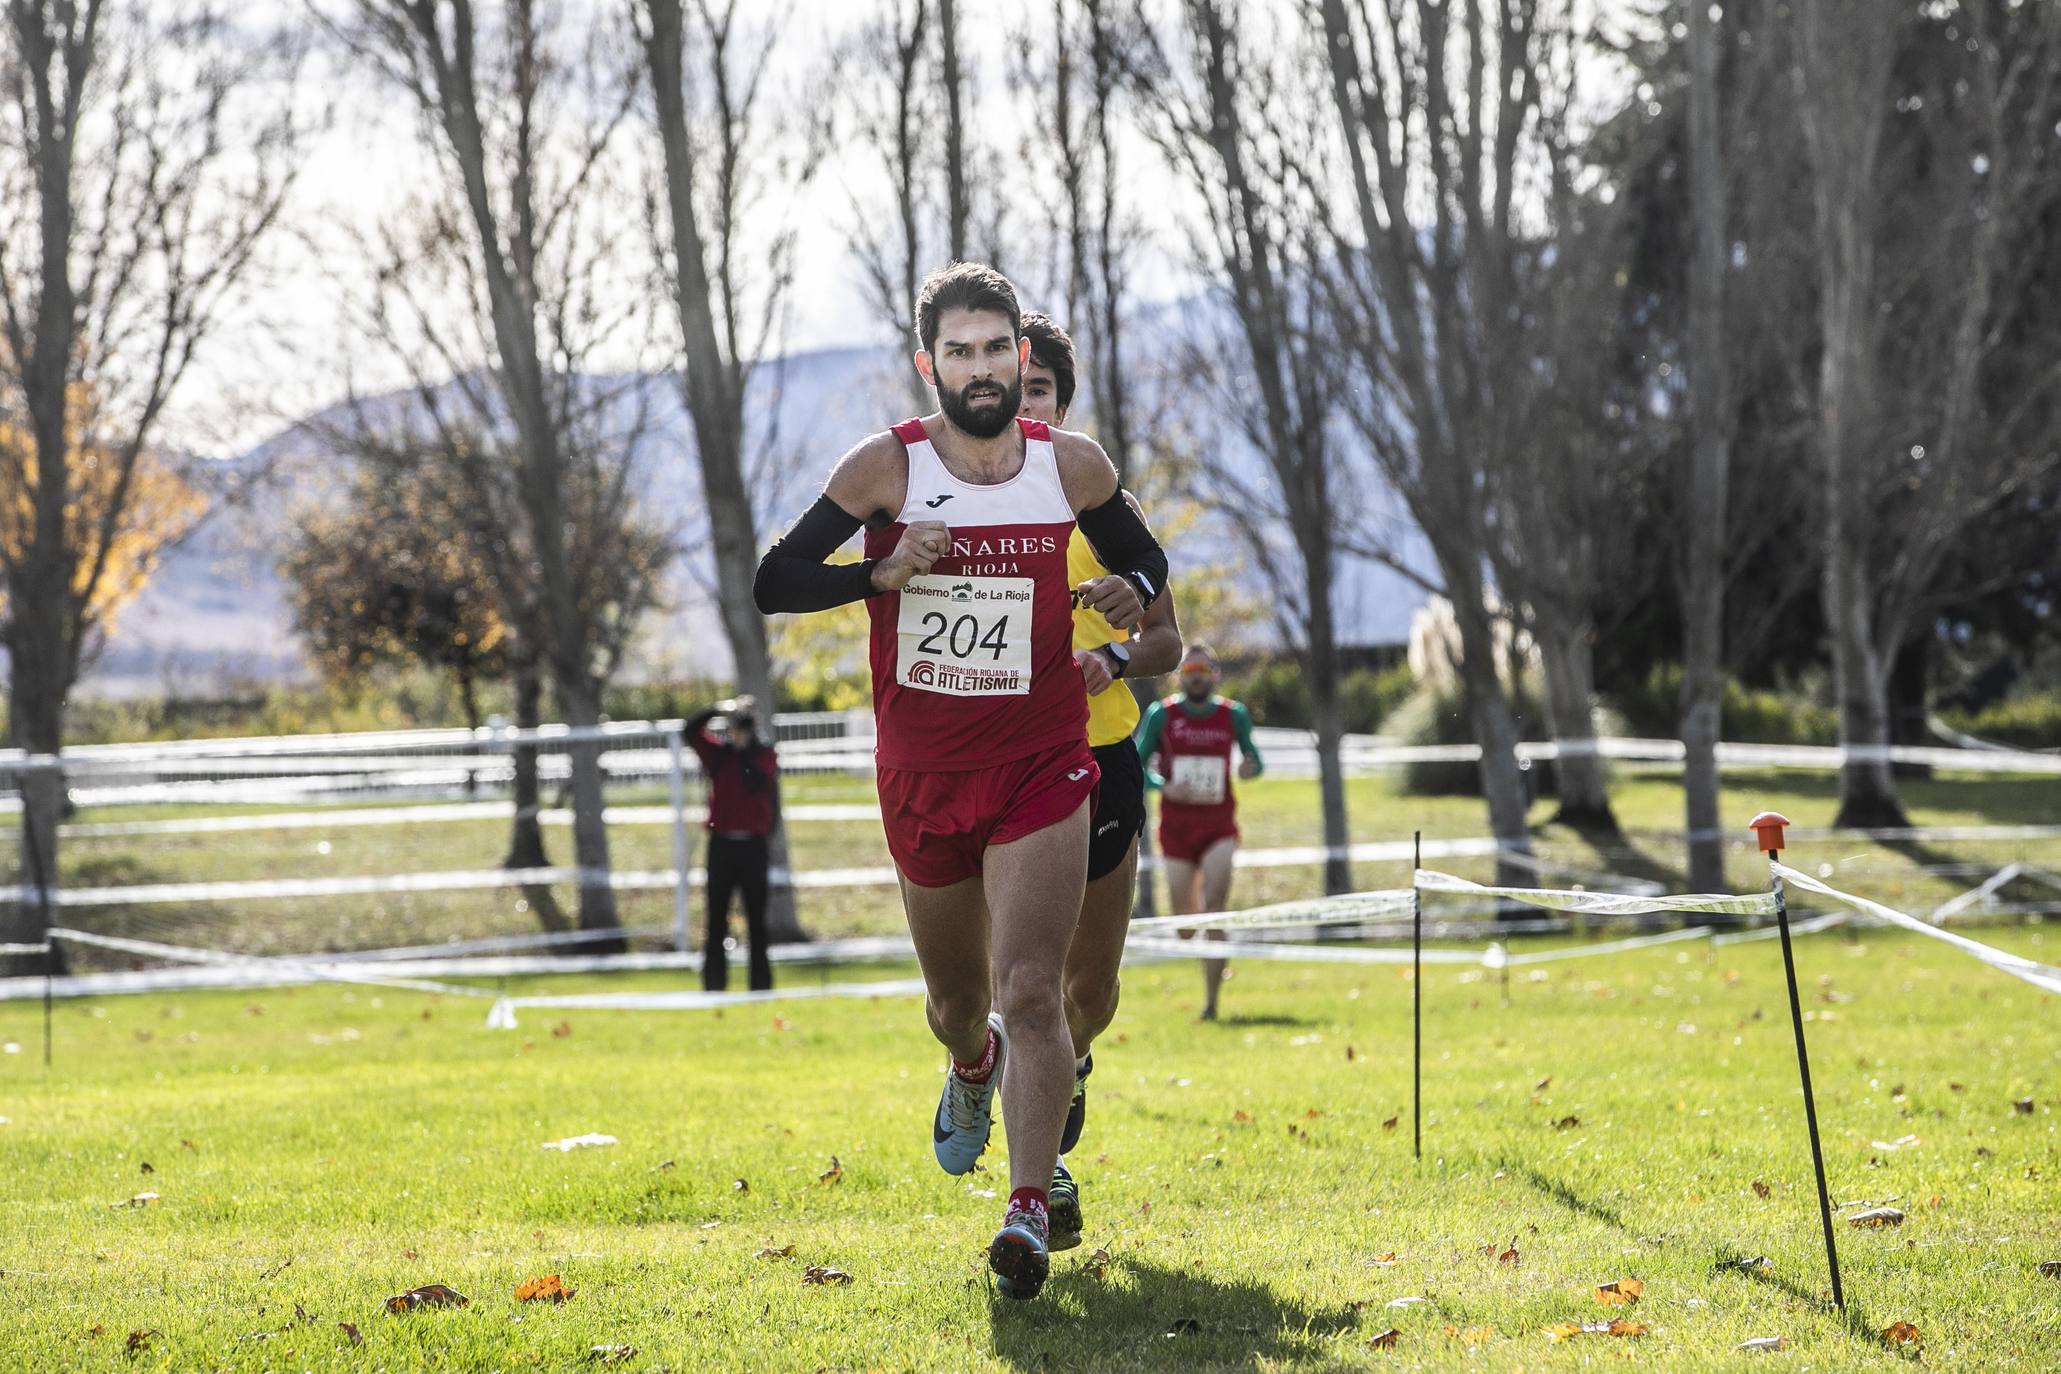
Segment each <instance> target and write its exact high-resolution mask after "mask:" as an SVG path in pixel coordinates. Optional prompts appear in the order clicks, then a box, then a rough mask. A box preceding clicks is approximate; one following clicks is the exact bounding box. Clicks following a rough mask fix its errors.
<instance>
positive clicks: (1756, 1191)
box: [1753, 1179, 1775, 1198]
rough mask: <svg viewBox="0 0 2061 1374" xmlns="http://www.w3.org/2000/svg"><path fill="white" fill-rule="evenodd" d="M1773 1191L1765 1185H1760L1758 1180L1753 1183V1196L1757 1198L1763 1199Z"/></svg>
mask: <svg viewBox="0 0 2061 1374" xmlns="http://www.w3.org/2000/svg"><path fill="white" fill-rule="evenodd" d="M1774 1191H1775V1190H1774V1189H1773V1188H1770V1187H1768V1185H1767V1184H1765V1183H1762V1182H1761V1181H1760V1180H1759V1179H1755V1180H1754V1181H1753V1195H1754V1196H1755V1197H1757V1198H1765V1197H1767V1196H1768V1195H1769V1194H1771V1193H1773V1192H1774Z"/></svg>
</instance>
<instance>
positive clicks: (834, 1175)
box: [816, 1155, 844, 1183]
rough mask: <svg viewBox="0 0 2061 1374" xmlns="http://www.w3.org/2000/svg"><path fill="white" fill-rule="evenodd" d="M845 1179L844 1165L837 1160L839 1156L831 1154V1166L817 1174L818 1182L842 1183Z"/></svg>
mask: <svg viewBox="0 0 2061 1374" xmlns="http://www.w3.org/2000/svg"><path fill="white" fill-rule="evenodd" d="M843 1180H844V1165H842V1164H840V1163H838V1162H837V1156H836V1155H832V1156H830V1167H829V1168H827V1169H825V1170H824V1171H823V1172H822V1173H820V1174H817V1175H816V1182H818V1183H840V1182H842V1181H843Z"/></svg>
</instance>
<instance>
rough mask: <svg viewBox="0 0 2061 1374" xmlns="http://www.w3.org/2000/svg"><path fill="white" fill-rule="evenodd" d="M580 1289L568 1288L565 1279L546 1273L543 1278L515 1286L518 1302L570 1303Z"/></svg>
mask: <svg viewBox="0 0 2061 1374" xmlns="http://www.w3.org/2000/svg"><path fill="white" fill-rule="evenodd" d="M579 1291H580V1290H579V1289H577V1288H567V1287H566V1286H565V1280H563V1279H561V1278H560V1277H559V1276H558V1275H556V1274H546V1275H544V1276H543V1277H542V1278H535V1279H531V1280H529V1281H528V1282H527V1283H519V1284H517V1285H516V1286H515V1300H516V1301H517V1302H548V1303H568V1302H571V1301H572V1299H573V1295H574V1294H575V1293H577V1292H579Z"/></svg>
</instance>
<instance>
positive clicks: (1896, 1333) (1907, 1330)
mask: <svg viewBox="0 0 2061 1374" xmlns="http://www.w3.org/2000/svg"><path fill="white" fill-rule="evenodd" d="M1882 1339H1883V1340H1885V1341H1888V1342H1889V1343H1890V1344H1891V1345H1923V1344H1924V1343H1925V1338H1924V1337H1923V1336H1921V1335H1919V1334H1918V1328H1917V1327H1915V1326H1913V1325H1911V1324H1910V1323H1909V1322H1891V1323H1890V1324H1889V1325H1888V1326H1886V1327H1884V1328H1883V1329H1882Z"/></svg>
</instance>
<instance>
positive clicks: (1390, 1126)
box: [1381, 1112, 1403, 1131]
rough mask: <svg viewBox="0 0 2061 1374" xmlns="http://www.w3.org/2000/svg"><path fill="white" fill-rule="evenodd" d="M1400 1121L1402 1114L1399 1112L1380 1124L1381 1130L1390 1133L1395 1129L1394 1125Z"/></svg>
mask: <svg viewBox="0 0 2061 1374" xmlns="http://www.w3.org/2000/svg"><path fill="white" fill-rule="evenodd" d="M1402 1119H1403V1114H1402V1113H1401V1112H1397V1113H1396V1114H1395V1115H1394V1116H1392V1117H1390V1118H1389V1119H1388V1120H1386V1121H1384V1122H1382V1123H1381V1129H1382V1130H1384V1131H1392V1130H1394V1129H1395V1127H1396V1123H1397V1122H1398V1121H1401V1120H1402Z"/></svg>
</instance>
